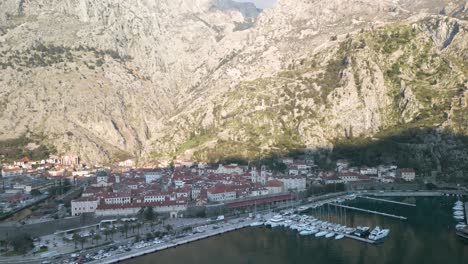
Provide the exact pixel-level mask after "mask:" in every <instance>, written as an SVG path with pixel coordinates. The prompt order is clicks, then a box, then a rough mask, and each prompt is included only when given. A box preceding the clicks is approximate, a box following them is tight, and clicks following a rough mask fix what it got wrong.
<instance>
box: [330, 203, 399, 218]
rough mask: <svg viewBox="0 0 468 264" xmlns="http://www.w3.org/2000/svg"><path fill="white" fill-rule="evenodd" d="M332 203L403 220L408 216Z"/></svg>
mask: <svg viewBox="0 0 468 264" xmlns="http://www.w3.org/2000/svg"><path fill="white" fill-rule="evenodd" d="M329 204H330V205H333V206H338V207H343V208H346V209H351V210H356V211H361V212H366V213H371V214H377V215H382V216H388V217H392V218H397V219H401V220H406V219H407V218H406V217H404V216H399V215H392V214H387V213H382V212H378V211H372V210H367V209H362V208H357V207H352V206H347V205H342V204H336V203H329Z"/></svg>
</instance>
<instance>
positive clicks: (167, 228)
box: [164, 225, 174, 233]
mask: <svg viewBox="0 0 468 264" xmlns="http://www.w3.org/2000/svg"><path fill="white" fill-rule="evenodd" d="M164 228H165V229H166V231H167V232H168V233H170V232H172V230H174V228H173V227H172V226H171V225H166V226H165V227H164Z"/></svg>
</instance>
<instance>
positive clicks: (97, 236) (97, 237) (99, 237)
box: [93, 234, 102, 245]
mask: <svg viewBox="0 0 468 264" xmlns="http://www.w3.org/2000/svg"><path fill="white" fill-rule="evenodd" d="M93 238H94V240H96V244H97V245H99V240H101V239H102V237H101V236H100V235H99V234H95V235H94V237H93Z"/></svg>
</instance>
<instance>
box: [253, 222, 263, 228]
mask: <svg viewBox="0 0 468 264" xmlns="http://www.w3.org/2000/svg"><path fill="white" fill-rule="evenodd" d="M262 225H264V222H253V223H251V224H250V226H251V227H257V226H262Z"/></svg>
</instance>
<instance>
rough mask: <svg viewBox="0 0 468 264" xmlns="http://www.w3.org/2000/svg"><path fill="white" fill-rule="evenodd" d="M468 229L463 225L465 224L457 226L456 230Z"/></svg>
mask: <svg viewBox="0 0 468 264" xmlns="http://www.w3.org/2000/svg"><path fill="white" fill-rule="evenodd" d="M466 227H467V225H465V224H463V223H459V224H457V225H456V226H455V228H456V229H465V228H466Z"/></svg>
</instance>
